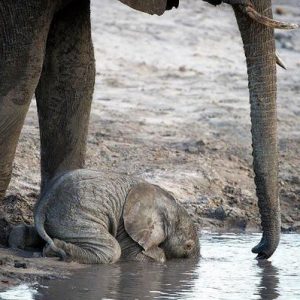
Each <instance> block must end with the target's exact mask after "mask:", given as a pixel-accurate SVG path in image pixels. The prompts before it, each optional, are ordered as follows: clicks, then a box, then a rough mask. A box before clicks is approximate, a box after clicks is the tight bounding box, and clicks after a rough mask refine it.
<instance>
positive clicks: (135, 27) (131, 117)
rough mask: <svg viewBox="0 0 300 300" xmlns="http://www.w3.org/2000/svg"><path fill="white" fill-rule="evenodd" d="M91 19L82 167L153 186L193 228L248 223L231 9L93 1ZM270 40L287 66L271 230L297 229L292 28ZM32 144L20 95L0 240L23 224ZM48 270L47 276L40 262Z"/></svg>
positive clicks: (31, 118) (280, 6) (251, 205)
mask: <svg viewBox="0 0 300 300" xmlns="http://www.w3.org/2000/svg"><path fill="white" fill-rule="evenodd" d="M274 10H275V11H276V12H277V13H276V14H275V16H276V18H278V19H281V20H289V21H293V22H295V23H300V8H299V3H298V0H288V1H283V0H276V1H274ZM92 19H93V39H94V46H95V54H96V61H97V78H96V87H95V94H94V102H93V108H92V115H91V122H90V131H89V138H88V148H87V162H86V166H87V168H91V169H103V168H105V169H113V170H114V171H122V172H127V173H129V174H137V175H140V176H141V177H143V178H146V179H147V180H149V181H152V182H153V183H158V184H160V185H161V186H163V187H164V188H165V189H167V190H169V191H170V192H172V193H173V194H174V196H175V197H176V198H177V199H178V201H180V202H181V203H183V205H184V206H185V207H186V208H187V209H188V210H189V212H190V214H191V216H192V217H193V218H194V220H195V221H196V222H197V223H198V224H199V226H200V227H201V228H205V229H209V230H213V231H219V230H223V231H228V230H241V231H253V230H254V231H256V230H259V229H260V227H259V215H258V209H257V201H256V197H255V188H254V183H253V172H252V167H251V164H252V159H251V135H250V118H249V104H248V102H249V99H248V90H247V75H246V66H245V58H244V55H243V50H242V44H241V40H240V36H239V33H238V29H237V26H236V22H235V20H234V16H233V13H232V11H231V9H230V8H229V7H227V6H226V5H222V6H221V7H218V8H214V7H211V6H209V5H207V4H205V3H204V2H202V1H193V0H186V1H184V2H183V1H182V4H181V7H180V9H178V10H175V11H172V12H168V13H167V14H166V15H165V16H163V17H155V16H154V17H153V16H152V17H151V16H146V15H143V14H141V13H138V12H134V11H132V10H130V9H129V8H127V7H125V6H122V5H121V4H120V3H119V2H118V1H114V2H111V1H109V0H102V1H99V2H96V1H94V3H93V7H92ZM276 40H277V46H278V51H279V53H280V55H281V57H282V58H283V60H284V61H285V62H286V65H287V67H288V70H287V71H284V70H281V69H279V70H278V124H279V125H278V126H279V150H280V157H279V158H280V165H279V171H280V172H279V189H280V199H281V204H282V230H283V231H297V232H299V231H300V101H299V99H300V72H299V71H300V31H293V32H291V31H289V32H282V31H278V32H276ZM39 151H40V150H39V129H38V121H37V114H36V105H35V101H32V105H31V107H30V110H29V113H28V116H27V119H26V122H25V126H24V128H23V131H22V135H21V138H20V142H19V145H18V149H17V154H16V159H15V162H14V170H13V178H12V181H11V184H10V187H9V190H8V193H7V197H6V198H5V199H4V201H3V202H2V203H0V212H1V213H0V232H1V235H0V241H2V242H4V241H5V235H6V233H5V228H7V229H8V228H9V224H16V223H20V222H25V223H28V224H29V223H31V222H32V208H33V205H34V203H35V201H36V199H37V197H38V193H39V183H40V170H39V169H40V167H39ZM11 255H13V254H12V253H11V252H7V250H5V249H0V257H6V256H7V257H10V258H8V259H7V261H5V259H4V262H3V263H2V265H1V270H2V269H3V268H5V265H6V266H8V267H10V269H11V270H12V271H11V273H12V274H14V268H15V260H18V259H19V258H15V257H11ZM1 259H2V258H1ZM24 259H25V258H22V261H23V260H24ZM25 260H26V259H25ZM0 264H1V262H0ZM48 267H49V270H48V271H46V273H47V274H48V275H49V276H50V275H51V274H52V273H51V271H50V269H51V268H52V261H50V262H49V265H48ZM54 268H56V265H55V266H54ZM18 270H20V268H18ZM24 270H25V271H24V272H25V273H26V268H24ZM27 270H28V268H27ZM18 272H19V271H18ZM18 272H17V273H18ZM25 273H24V274H25ZM5 274H6V273H5ZM7 274H8V273H7ZM48 275H47V276H48ZM2 276H3V275H2ZM12 276H14V275H12ZM22 276H23V275H21V277H22ZM26 276H27V275H26ZM34 276H35V275H34ZM36 276H39V275H36ZM6 277H7V276H6ZM17 277H18V276H17ZM17 277H16V278H17ZM24 278H25V275H24ZM12 279H14V278H13V277H12ZM1 280H4V281H5V280H7V279H5V278H4V277H3V279H1V278H0V282H2V281H1ZM14 280H15V279H14ZM1 284H3V282H2V283H1ZM4 284H5V283H4ZM0 286H1V285H0Z"/></svg>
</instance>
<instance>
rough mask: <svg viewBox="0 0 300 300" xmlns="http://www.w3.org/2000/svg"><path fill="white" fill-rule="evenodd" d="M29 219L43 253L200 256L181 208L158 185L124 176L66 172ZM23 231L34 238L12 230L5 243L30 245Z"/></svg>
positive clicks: (105, 257)
mask: <svg viewBox="0 0 300 300" xmlns="http://www.w3.org/2000/svg"><path fill="white" fill-rule="evenodd" d="M34 220H35V228H36V231H37V232H38V234H39V235H40V237H42V238H43V239H44V240H45V241H46V243H47V245H46V247H45V248H44V254H45V255H46V256H47V255H53V254H54V255H56V256H60V257H61V258H63V259H66V260H74V261H77V262H80V263H84V264H100V263H114V262H116V261H118V260H119V259H120V258H121V259H122V260H140V261H143V260H154V261H158V262H165V260H166V259H171V258H192V257H194V258H195V257H198V256H199V255H200V246H199V240H198V235H197V229H196V226H195V225H194V224H193V222H192V221H191V218H190V216H189V215H188V213H187V211H186V210H185V209H184V208H183V207H181V206H180V205H179V204H178V203H177V202H176V201H175V199H174V198H173V197H172V196H171V195H170V194H169V193H167V192H166V191H164V190H163V189H161V188H160V187H158V186H155V185H152V184H149V183H146V182H143V181H141V180H137V179H135V178H132V177H129V176H126V175H120V174H114V173H108V172H96V171H91V170H83V169H81V170H75V171H70V172H67V173H65V174H63V175H61V176H59V177H58V178H57V179H54V182H53V183H51V184H50V186H49V188H48V189H47V191H46V192H45V193H44V195H43V196H42V197H41V198H40V200H39V201H38V203H37V205H36V207H35V213H34ZM23 233H24V232H21V235H22V234H23ZM27 233H29V232H27ZM29 234H32V235H34V237H32V238H29V237H28V236H26V237H22V238H20V236H19V235H20V232H19V231H18V232H14V231H12V233H11V235H10V241H14V245H15V246H16V244H17V243H18V241H21V242H22V243H24V241H25V245H24V244H23V245H22V247H24V246H25V247H30V246H32V245H30V244H26V241H29V242H30V243H31V242H32V241H35V240H36V232H34V230H31V232H30V233H29ZM35 243H36V241H35Z"/></svg>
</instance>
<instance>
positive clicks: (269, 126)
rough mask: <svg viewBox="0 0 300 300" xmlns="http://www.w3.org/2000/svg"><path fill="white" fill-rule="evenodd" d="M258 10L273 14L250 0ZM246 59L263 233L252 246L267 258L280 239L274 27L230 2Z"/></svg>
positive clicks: (267, 5) (266, 4) (267, 0)
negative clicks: (250, 16)
mask: <svg viewBox="0 0 300 300" xmlns="http://www.w3.org/2000/svg"><path fill="white" fill-rule="evenodd" d="M253 4H254V5H255V7H256V9H257V11H258V12H260V13H262V14H264V15H267V16H268V17H270V18H272V10H271V6H272V4H271V0H264V1H260V0H253ZM233 8H234V11H235V15H236V19H237V22H238V25H239V29H240V32H241V36H242V40H243V43H244V50H245V55H246V59H247V68H248V78H249V91H250V104H251V122H252V129H251V132H252V146H253V168H254V173H255V184H256V194H257V197H258V206H259V210H260V214H261V224H262V229H263V237H262V239H261V241H260V243H259V244H258V245H257V246H256V247H254V248H253V249H252V251H253V252H254V253H258V258H269V257H270V256H271V255H272V254H273V253H274V251H275V250H276V248H277V246H278V243H279V239H280V227H281V226H280V224H281V222H280V204H279V199H278V186H277V180H278V150H277V112H276V93H277V88H276V51H275V39H274V30H273V29H271V28H267V27H266V26H264V25H261V24H259V23H257V22H255V21H254V20H252V19H250V18H249V17H248V16H247V15H245V14H244V13H243V12H242V11H241V9H240V8H239V6H233Z"/></svg>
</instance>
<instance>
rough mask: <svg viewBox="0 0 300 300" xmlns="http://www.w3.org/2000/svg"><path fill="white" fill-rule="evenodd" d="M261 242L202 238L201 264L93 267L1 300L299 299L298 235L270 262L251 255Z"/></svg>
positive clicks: (285, 241) (284, 243)
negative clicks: (68, 277) (253, 248)
mask: <svg viewBox="0 0 300 300" xmlns="http://www.w3.org/2000/svg"><path fill="white" fill-rule="evenodd" d="M259 238H260V235H255V234H254V235H249V234H244V235H235V234H221V235H220V234H205V235H202V237H201V243H202V255H203V258H202V259H201V260H200V261H193V260H173V261H169V262H168V263H167V264H166V265H161V264H143V263H133V262H132V263H119V264H114V265H100V266H92V267H88V268H86V269H83V270H80V271H78V272H77V273H75V274H74V275H73V276H72V277H71V278H70V279H69V280H53V281H51V280H50V281H48V280H44V281H41V282H40V283H39V284H38V285H35V286H33V287H31V289H32V290H30V288H28V289H26V293H25V292H24V291H25V290H24V288H21V289H20V288H19V289H18V288H14V289H12V290H10V291H9V293H5V292H4V294H3V293H0V299H18V298H17V297H19V299H22V300H33V299H34V300H37V299H39V300H42V299H43V300H69V299H70V300H77V299H78V300H79V299H80V300H81V299H89V300H96V299H97V300H98V299H184V300H186V299H209V300H210V299H217V300H220V299H222V300H223V299H224V300H227V299H228V300H229V299H230V300H235V299H237V300H240V299H253V300H257V299H263V300H273V299H279V298H282V297H283V296H284V299H292V300H294V299H300V287H299V280H300V252H299V248H300V235H299V234H294V235H283V236H282V242H281V244H280V247H279V249H278V250H277V251H276V253H275V255H274V256H273V257H272V259H271V261H261V260H259V261H256V260H255V259H254V257H253V256H252V255H251V253H250V251H249V249H250V248H251V246H253V244H255V242H256V241H257V240H258V239H259ZM36 290H37V292H38V293H37V292H36ZM3 295H4V297H6V298H2V297H1V296H3ZM12 295H13V296H12ZM26 295H27V296H26ZM25 296H26V297H27V298H26V297H25ZM11 297H14V298H11Z"/></svg>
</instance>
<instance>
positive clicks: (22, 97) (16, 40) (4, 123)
mask: <svg viewBox="0 0 300 300" xmlns="http://www.w3.org/2000/svg"><path fill="white" fill-rule="evenodd" d="M51 2H52V1H37V0H28V1H17V0H10V1H6V0H0V200H1V199H2V198H3V197H4V195H5V192H6V189H7V187H8V184H9V182H10V178H11V173H12V162H13V159H14V156H15V152H16V147H17V142H18V139H19V135H20V132H21V129H22V126H23V123H24V119H25V116H26V113H27V111H28V108H29V104H30V100H31V98H32V96H33V94H34V90H35V88H36V86H37V83H38V80H39V77H40V74H41V70H42V64H43V57H44V49H45V45H46V39H47V34H48V30H49V26H50V23H51V19H52V15H53V13H52V12H53V11H54V7H53V6H54V5H53V4H51Z"/></svg>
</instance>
